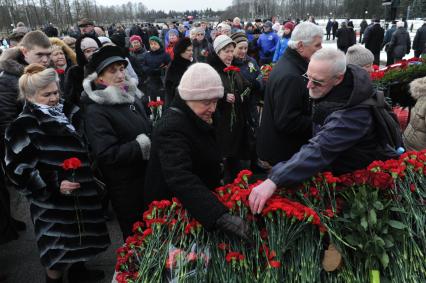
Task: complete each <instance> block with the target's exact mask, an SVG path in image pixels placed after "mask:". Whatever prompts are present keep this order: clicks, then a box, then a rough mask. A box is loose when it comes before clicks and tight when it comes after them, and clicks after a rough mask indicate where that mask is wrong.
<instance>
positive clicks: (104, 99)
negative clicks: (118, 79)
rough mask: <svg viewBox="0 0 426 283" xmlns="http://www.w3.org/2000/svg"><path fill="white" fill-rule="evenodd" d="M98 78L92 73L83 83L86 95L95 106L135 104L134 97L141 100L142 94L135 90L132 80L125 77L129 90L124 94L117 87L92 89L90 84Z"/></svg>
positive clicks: (134, 83)
mask: <svg viewBox="0 0 426 283" xmlns="http://www.w3.org/2000/svg"><path fill="white" fill-rule="evenodd" d="M97 78H98V74H96V73H92V74H90V75H89V76H87V78H85V79H84V81H83V88H84V91H85V93H86V95H87V96H88V97H89V98H90V99H91V100H93V101H94V102H96V103H97V104H105V105H116V104H128V103H133V102H135V97H137V98H141V97H142V95H143V94H142V92H141V91H140V90H139V89H138V88H137V86H136V82H135V80H134V79H132V78H129V77H127V76H126V83H127V85H128V87H129V90H128V91H127V92H126V91H124V90H122V89H120V88H118V87H115V86H109V87H107V88H105V89H93V88H92V82H93V81H95V80H96V79H97Z"/></svg>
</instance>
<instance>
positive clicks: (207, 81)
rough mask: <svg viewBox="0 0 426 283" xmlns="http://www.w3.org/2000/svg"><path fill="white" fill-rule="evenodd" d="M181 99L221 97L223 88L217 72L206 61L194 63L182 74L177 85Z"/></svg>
mask: <svg viewBox="0 0 426 283" xmlns="http://www.w3.org/2000/svg"><path fill="white" fill-rule="evenodd" d="M178 91H179V95H180V97H181V98H182V99H183V100H205V99H214V98H222V97H223V92H224V88H223V85H222V80H221V79H220V76H219V74H218V73H217V72H216V70H215V69H213V67H212V66H210V65H209V64H206V63H195V64H193V65H191V66H190V67H189V68H188V70H186V72H185V73H184V74H183V76H182V79H181V80H180V84H179V86H178Z"/></svg>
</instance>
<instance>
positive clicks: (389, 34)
mask: <svg viewBox="0 0 426 283" xmlns="http://www.w3.org/2000/svg"><path fill="white" fill-rule="evenodd" d="M395 31H396V25H392V26H391V28H390V29H388V30H387V31H386V32H385V37H384V38H383V43H382V48H383V47H385V46H386V44H387V43H389V42H390V41H391V39H392V35H393V33H394V32H395ZM387 50H389V46H388V47H386V48H385V51H387Z"/></svg>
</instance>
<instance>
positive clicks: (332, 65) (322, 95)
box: [249, 48, 397, 213]
mask: <svg viewBox="0 0 426 283" xmlns="http://www.w3.org/2000/svg"><path fill="white" fill-rule="evenodd" d="M306 77H307V78H308V84H307V87H308V88H309V96H310V97H311V98H312V99H313V101H314V105H313V115H312V117H313V118H312V120H313V128H314V137H313V138H312V139H311V140H310V141H309V143H308V144H306V145H305V146H303V147H302V148H301V149H300V151H299V152H297V153H296V154H295V155H293V157H292V158H291V159H290V160H288V161H283V162H281V163H279V164H277V165H275V166H274V167H273V168H272V170H271V172H270V174H269V176H268V179H267V180H266V181H264V182H263V183H262V184H260V185H259V186H257V187H256V188H254V189H253V191H252V192H251V194H250V197H249V202H250V207H251V210H252V212H253V213H260V212H261V211H262V209H263V207H264V205H265V203H266V201H267V200H268V199H269V198H270V197H271V196H272V194H273V193H274V192H275V191H276V189H277V188H288V187H289V186H293V185H297V184H300V183H301V182H303V181H305V180H307V179H308V178H310V177H312V176H314V175H316V174H317V173H319V172H321V171H325V170H326V171H331V172H333V173H334V174H336V175H340V174H345V173H348V172H353V171H355V170H357V169H361V168H365V167H366V166H368V165H369V164H370V163H371V162H372V161H374V160H386V159H389V158H392V157H396V156H397V154H396V152H394V151H385V150H384V148H383V147H382V146H381V145H380V141H379V138H378V134H377V124H376V123H375V120H374V116H373V112H372V110H371V109H370V108H371V106H369V105H365V104H363V103H362V102H364V101H365V100H367V99H369V98H370V97H372V96H373V94H374V88H373V85H372V83H371V80H370V77H369V74H368V73H367V72H366V71H365V70H364V69H362V68H361V67H359V66H355V65H348V66H346V59H345V55H344V54H343V53H342V52H341V51H339V50H335V49H332V48H324V49H321V50H320V51H318V52H316V53H315V54H314V55H313V56H312V58H311V61H310V63H309V67H308V71H307V72H306Z"/></svg>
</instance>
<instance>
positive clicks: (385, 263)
mask: <svg viewBox="0 0 426 283" xmlns="http://www.w3.org/2000/svg"><path fill="white" fill-rule="evenodd" d="M380 262H381V263H382V265H383V268H386V267H388V264H389V256H388V254H387V253H386V252H383V253H382V256H381V257H380Z"/></svg>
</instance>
